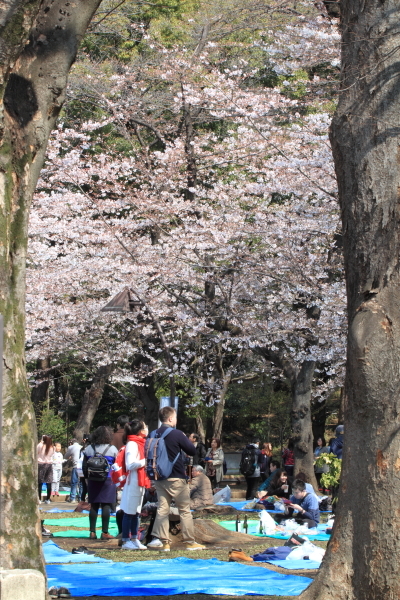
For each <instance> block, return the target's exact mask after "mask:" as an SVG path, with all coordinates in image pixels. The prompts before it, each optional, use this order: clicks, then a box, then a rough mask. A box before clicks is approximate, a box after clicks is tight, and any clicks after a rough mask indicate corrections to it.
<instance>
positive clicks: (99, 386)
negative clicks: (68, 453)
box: [74, 365, 113, 442]
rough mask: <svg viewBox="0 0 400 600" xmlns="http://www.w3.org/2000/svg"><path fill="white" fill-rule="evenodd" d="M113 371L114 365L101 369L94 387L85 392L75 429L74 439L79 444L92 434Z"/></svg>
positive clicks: (95, 377) (94, 380)
mask: <svg viewBox="0 0 400 600" xmlns="http://www.w3.org/2000/svg"><path fill="white" fill-rule="evenodd" d="M112 371H113V367H112V365H104V366H102V367H99V369H98V370H97V371H96V373H95V375H94V377H93V382H92V385H91V386H90V388H89V389H87V390H86V391H85V394H84V396H83V402H82V408H81V410H80V413H79V415H78V418H77V420H76V425H75V429H74V437H76V439H77V440H78V441H79V442H81V441H82V439H83V434H84V433H89V432H90V428H91V426H92V421H93V419H94V417H95V415H96V412H97V410H98V408H99V406H100V402H101V399H102V398H103V394H104V388H105V386H106V383H107V379H108V378H109V377H110V375H111V373H112Z"/></svg>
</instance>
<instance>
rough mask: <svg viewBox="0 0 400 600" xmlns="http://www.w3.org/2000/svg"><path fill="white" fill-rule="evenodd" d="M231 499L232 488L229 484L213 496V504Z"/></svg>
mask: <svg viewBox="0 0 400 600" xmlns="http://www.w3.org/2000/svg"><path fill="white" fill-rule="evenodd" d="M230 499H231V488H230V487H229V485H227V486H226V487H224V488H223V489H222V490H219V492H216V493H215V494H214V496H213V504H218V502H229V500H230Z"/></svg>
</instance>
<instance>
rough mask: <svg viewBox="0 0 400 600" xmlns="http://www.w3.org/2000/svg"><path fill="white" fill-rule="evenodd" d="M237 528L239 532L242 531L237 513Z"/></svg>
mask: <svg viewBox="0 0 400 600" xmlns="http://www.w3.org/2000/svg"><path fill="white" fill-rule="evenodd" d="M237 530H238V532H239V533H242V523H241V521H240V517H239V515H238V517H237Z"/></svg>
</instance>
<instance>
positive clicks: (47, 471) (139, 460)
mask: <svg viewBox="0 0 400 600" xmlns="http://www.w3.org/2000/svg"><path fill="white" fill-rule="evenodd" d="M159 419H160V422H161V426H160V427H159V428H158V429H157V430H156V431H155V432H153V434H151V435H152V436H153V437H154V436H155V437H157V438H160V437H162V436H163V433H165V431H166V430H168V435H167V436H166V437H165V438H164V439H165V446H166V449H167V452H168V457H169V459H170V461H171V463H173V464H172V471H171V473H170V476H169V477H168V478H166V479H159V480H156V481H150V479H149V477H148V475H147V473H146V469H145V463H146V460H145V442H146V439H147V437H148V435H149V432H148V428H147V426H146V424H145V423H144V422H143V421H142V420H140V419H134V420H133V421H130V420H129V418H128V417H125V416H121V417H119V419H118V421H117V428H116V431H113V430H112V429H111V428H110V427H106V426H101V427H98V428H97V429H96V430H95V431H94V432H93V433H92V434H91V436H90V437H89V435H85V436H83V437H84V440H83V443H82V444H80V443H79V442H78V440H76V439H72V440H71V441H70V445H69V446H68V449H67V451H66V453H65V455H64V456H63V455H62V454H61V445H60V444H59V443H58V442H56V443H53V440H52V438H51V437H50V436H48V435H44V436H43V437H42V440H41V441H40V442H39V444H38V447H37V456H38V484H39V500H40V501H41V497H42V485H43V483H45V484H46V486H47V494H46V499H45V500H44V502H46V503H49V502H50V501H51V495H52V494H53V495H54V496H57V495H59V482H60V478H61V473H62V465H63V463H64V462H66V461H67V460H68V459H69V460H70V464H71V479H70V494H69V497H68V498H67V501H68V502H70V503H77V502H78V501H85V500H86V498H87V501H88V502H89V503H90V512H89V529H90V531H89V537H90V538H91V539H96V538H97V533H96V524H97V519H98V515H99V512H100V509H101V534H100V535H101V539H102V540H108V539H110V538H111V537H112V536H111V535H110V533H109V531H108V530H109V523H110V515H111V513H112V512H114V511H115V509H116V503H117V486H116V485H115V484H114V483H113V481H112V477H111V472H112V467H113V465H114V463H115V461H116V457H117V455H118V452H119V450H121V448H122V447H124V460H125V468H126V472H127V473H128V475H127V478H126V483H125V485H124V487H123V489H122V497H121V498H120V505H119V510H118V512H117V523H118V525H119V529H120V530H121V535H120V537H121V545H122V548H123V549H126V550H144V549H146V548H149V549H154V550H161V551H168V550H169V549H170V518H171V515H174V514H175V515H177V516H178V518H179V520H180V530H181V533H182V541H183V543H185V544H186V546H187V549H188V550H201V549H203V548H204V546H202V545H201V544H197V542H196V541H195V537H194V527H193V518H192V514H191V510H193V509H197V508H201V507H203V506H207V505H210V504H212V500H213V489H215V488H217V487H218V485H219V483H220V481H221V480H222V478H223V475H224V462H225V461H224V453H223V450H222V448H221V442H220V440H219V439H218V438H213V439H212V440H211V444H210V448H209V449H208V450H207V449H206V447H205V446H204V444H203V443H202V442H201V440H200V438H199V436H198V435H197V434H196V433H191V434H190V435H189V436H186V435H185V434H184V433H183V432H182V431H180V430H178V429H176V420H177V416H176V411H175V410H174V409H173V408H171V407H164V408H162V409H161V410H160V412H159ZM93 459H97V463H98V470H99V472H98V476H97V477H95V476H93V473H92V471H93V472H94V470H95V469H96V466H94V467H93V466H91V465H92V464H95V462H96V461H94V460H93ZM102 464H103V465H104V464H107V465H108V466H106V467H104V469H103V470H104V472H105V473H106V476H104V477H102V476H101V472H100V471H101V465H102ZM91 469H92V470H91ZM143 504H145V505H146V506H150V505H153V506H156V511H155V518H154V521H153V523H152V540H151V541H150V542H149V543H148V544H147V546H145V545H144V544H142V543H141V542H140V540H139V536H138V532H139V524H140V514H141V511H142V506H143Z"/></svg>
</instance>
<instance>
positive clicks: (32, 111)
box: [0, 0, 100, 571]
mask: <svg viewBox="0 0 400 600" xmlns="http://www.w3.org/2000/svg"><path fill="white" fill-rule="evenodd" d="M99 3H100V0H75V1H74V2H65V0H64V1H61V0H44V1H42V2H39V1H35V0H30V1H29V2H28V1H21V0H20V1H17V0H5V1H4V2H2V3H1V6H0V56H1V61H0V62H1V66H0V74H1V82H0V95H1V99H2V100H3V106H4V109H2V110H1V111H0V313H1V314H2V315H3V316H4V326H5V335H4V352H3V364H4V376H3V407H2V410H3V431H2V439H1V445H2V472H1V526H0V527H1V531H0V543H1V546H2V547H1V549H0V567H3V568H5V569H10V568H22V569H24V568H38V569H41V570H42V571H43V570H44V566H43V562H42V554H41V539H40V527H38V526H37V523H38V510H37V502H38V497H37V489H36V485H37V484H36V481H37V466H36V460H35V455H36V443H37V437H36V427H35V418H34V413H33V409H32V403H31V400H30V390H29V387H28V383H27V379H26V373H25V354H24V343H25V258H26V246H27V228H28V214H29V207H30V203H31V199H32V195H33V192H34V189H35V186H36V182H37V178H38V176H39V173H40V169H41V167H42V165H43V160H44V156H45V151H46V145H47V140H48V137H49V134H50V132H51V130H52V128H53V127H54V124H55V121H56V118H57V115H58V113H59V111H60V108H61V105H62V103H63V100H64V94H65V89H66V84H67V76H68V71H69V69H70V67H71V64H72V63H73V61H74V59H75V55H76V51H77V47H78V44H79V42H80V40H81V38H82V36H83V35H84V32H85V31H86V28H87V25H88V23H89V21H90V19H91V17H92V15H93V13H94V11H95V10H96V8H97V6H98V5H99ZM16 456H18V460H15V457H16Z"/></svg>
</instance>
